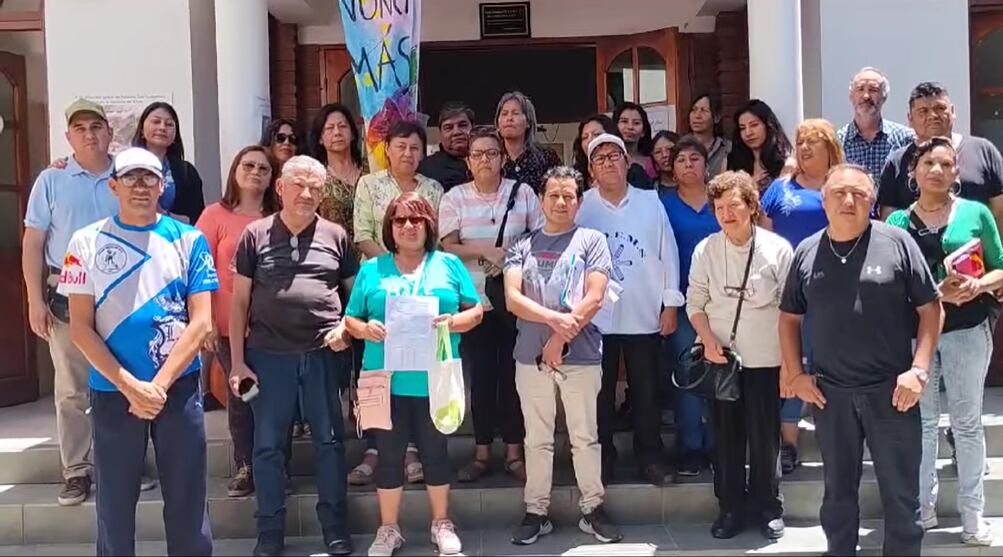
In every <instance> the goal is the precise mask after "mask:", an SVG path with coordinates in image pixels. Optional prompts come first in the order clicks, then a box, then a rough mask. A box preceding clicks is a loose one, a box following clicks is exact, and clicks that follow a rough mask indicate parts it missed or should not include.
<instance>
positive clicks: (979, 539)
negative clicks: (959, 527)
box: [961, 528, 993, 547]
mask: <svg viewBox="0 0 1003 557" xmlns="http://www.w3.org/2000/svg"><path fill="white" fill-rule="evenodd" d="M961 543H963V544H965V545H978V546H983V547H988V546H990V545H992V544H993V533H992V531H991V530H989V528H980V529H979V531H978V532H975V533H974V534H973V533H971V532H962V533H961Z"/></svg>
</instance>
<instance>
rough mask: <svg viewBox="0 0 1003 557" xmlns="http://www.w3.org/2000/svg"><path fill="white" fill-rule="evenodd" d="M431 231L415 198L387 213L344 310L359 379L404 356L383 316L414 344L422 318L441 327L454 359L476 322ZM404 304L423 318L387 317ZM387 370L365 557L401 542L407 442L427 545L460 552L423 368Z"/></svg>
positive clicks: (445, 459)
mask: <svg viewBox="0 0 1003 557" xmlns="http://www.w3.org/2000/svg"><path fill="white" fill-rule="evenodd" d="M437 231H438V222H437V219H436V213H435V209H434V208H432V205H431V204H430V203H429V202H428V201H427V200H425V199H424V198H423V197H422V196H421V195H419V194H418V193H417V192H409V193H405V194H402V195H400V196H398V197H397V198H396V199H394V200H393V201H391V202H390V204H389V205H388V206H387V210H386V217H385V218H384V221H383V227H382V237H383V239H384V241H385V242H386V247H387V252H386V253H384V254H382V255H379V256H377V257H374V258H372V259H369V260H368V261H366V262H365V263H364V264H363V265H362V268H361V269H360V270H359V275H358V276H357V277H356V279H355V286H354V288H352V294H351V297H350V298H349V301H348V307H347V308H346V310H345V322H346V326H347V328H348V332H349V333H350V334H351V335H352V336H353V337H355V338H358V339H363V340H365V341H366V348H365V351H364V354H363V357H362V376H363V377H365V375H366V373H367V372H371V371H381V370H387V364H386V362H385V361H384V349H385V348H387V350H386V353H387V354H386V356H387V360H390V361H401V360H406V359H407V356H408V354H401V353H400V352H401V348H402V347H401V346H400V345H399V343H398V342H396V341H395V339H392V338H391V339H388V337H387V326H385V323H387V319H388V317H389V318H390V319H397V320H400V319H405V320H410V321H411V322H410V323H402V328H404V329H410V330H409V331H408V332H409V333H410V335H411V336H409V337H408V338H413V339H420V338H421V337H422V335H421V334H420V331H417V332H415V329H416V328H415V327H414V326H413V325H414V323H416V322H420V321H421V319H422V318H423V317H424V318H425V319H427V320H428V321H430V322H431V323H432V324H433V325H438V324H439V323H442V322H445V323H446V324H447V326H448V327H449V331H450V334H449V337H450V342H451V343H452V350H453V353H458V352H459V343H460V335H459V333H464V332H466V331H469V330H470V329H472V328H474V327H475V326H477V324H478V323H480V322H481V317H482V315H483V309H482V308H481V304H480V296H478V294H477V290H476V289H475V288H474V284H473V281H471V280H470V274H469V273H468V272H467V270H466V268H464V267H463V263H462V262H461V261H460V259H459V258H458V257H456V256H454V255H452V254H448V253H443V252H441V251H436V249H435V245H436V239H437V238H438V235H437ZM394 298H397V299H394ZM404 304H407V306H408V307H409V308H410V309H412V310H414V308H420V307H421V306H422V305H424V306H425V307H427V308H428V310H429V311H428V313H427V314H426V315H424V316H423V315H421V314H420V312H417V311H413V312H411V313H408V314H407V315H406V316H402V315H401V313H400V312H398V313H396V314H394V315H390V316H388V315H387V312H386V307H387V306H388V305H394V306H397V307H400V306H402V305H404ZM430 333H431V334H430V335H429V336H428V338H427V339H425V340H423V341H422V342H426V341H427V342H429V343H432V344H434V343H435V338H436V337H435V334H434V330H432V331H430ZM416 341H417V340H416ZM390 345H394V346H390ZM403 348H408V347H406V346H405V347H403ZM425 348H427V347H426V346H425V345H421V346H417V345H416V346H414V347H413V352H414V353H415V354H416V353H421V352H425V350H424V349H425ZM402 356H403V357H402ZM390 365H392V364H390ZM387 371H391V372H392V373H393V374H392V376H391V382H390V393H391V397H390V399H391V400H390V407H391V408H390V416H391V420H390V421H391V423H392V426H391V429H389V430H381V429H372V430H370V431H371V432H374V433H375V435H376V445H377V448H378V449H379V453H380V460H379V465H378V466H377V468H376V487H377V491H376V494H377V501H378V503H379V507H380V524H381V525H380V528H379V530H378V531H377V532H376V539H375V541H373V545H372V546H371V547H370V548H369V555H386V556H389V555H392V554H393V552H394V550H396V549H398V548H400V547H401V545H403V543H404V538H403V536H401V530H400V526H399V525H398V518H399V516H400V503H401V497H402V495H403V493H404V492H403V489H402V485H403V483H404V472H403V465H404V452H405V450H406V447H407V444H408V441H409V440H410V439H412V438H415V439H417V442H418V448H419V450H420V451H421V459H422V461H423V463H424V468H425V484H426V485H427V490H428V498H429V505H430V507H431V509H432V528H431V536H432V542H433V543H434V544H435V545H436V547H437V548H438V551H439V553H440V554H442V555H452V554H456V553H459V552H460V551H461V550H462V546H461V544H460V539H459V538H458V537H457V535H456V527H455V526H454V525H453V523H452V521H450V520H449V513H448V511H449V482H450V476H451V475H452V472H451V469H450V463H449V455H448V454H447V450H446V449H447V443H446V436H445V435H443V434H442V433H441V432H439V431H438V430H437V429H436V428H435V425H434V424H433V423H432V419H431V417H430V416H429V400H428V394H429V391H428V373H427V367H426V369H417V370H415V369H410V370H403V369H390V370H387Z"/></svg>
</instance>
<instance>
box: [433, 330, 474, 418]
mask: <svg viewBox="0 0 1003 557" xmlns="http://www.w3.org/2000/svg"><path fill="white" fill-rule="evenodd" d="M436 343H437V345H438V346H437V348H436V366H435V369H430V370H428V412H429V416H430V417H431V418H432V423H433V424H434V425H435V429H438V430H439V431H441V432H442V433H445V434H446V435H449V434H450V433H454V432H455V431H456V430H457V429H460V424H462V423H463V416H464V414H465V412H466V398H465V397H464V393H463V365H462V363H461V360H460V359H459V358H454V357H453V345H452V344H451V343H450V342H449V327H448V326H447V325H446V324H445V323H440V324H439V326H438V330H437V332H436Z"/></svg>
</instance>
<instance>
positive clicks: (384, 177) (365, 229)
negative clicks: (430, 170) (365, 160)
mask: <svg viewBox="0 0 1003 557" xmlns="http://www.w3.org/2000/svg"><path fill="white" fill-rule="evenodd" d="M415 180H416V181H417V182H418V187H417V188H416V189H415V191H416V192H417V193H418V195H420V196H422V197H424V198H425V199H426V200H427V201H428V202H429V203H430V204H431V205H432V209H433V210H434V211H435V212H436V213H438V211H439V200H440V199H442V186H441V185H440V184H439V182H436V181H435V180H433V179H431V178H428V177H425V176H422V175H421V174H415ZM401 193H403V192H402V191H401V188H400V186H398V185H397V181H396V180H394V179H393V177H392V176H391V175H390V171H389V170H380V171H379V172H374V173H373V174H367V175H365V176H363V177H362V178H359V183H358V185H356V186H355V207H354V211H353V220H354V230H355V238H354V241H355V242H356V243H359V242H364V241H366V240H372V241H374V242H376V243H377V244H379V245H380V247H382V248H384V249H386V247H387V246H386V244H385V243H383V217H384V216H385V215H386V213H387V207H388V206H390V202H391V201H393V200H394V199H395V198H396V197H397V196H398V195H400V194H401Z"/></svg>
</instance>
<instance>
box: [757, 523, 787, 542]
mask: <svg viewBox="0 0 1003 557" xmlns="http://www.w3.org/2000/svg"><path fill="white" fill-rule="evenodd" d="M759 531H760V532H761V533H762V534H763V537H764V538H766V539H768V540H779V539H780V538H782V537H784V519H782V518H774V519H772V520H770V521H768V522H767V523H765V524H763V526H762V528H761V529H760V530H759Z"/></svg>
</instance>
